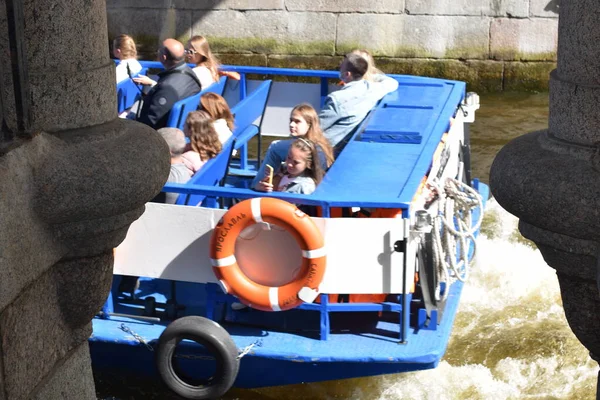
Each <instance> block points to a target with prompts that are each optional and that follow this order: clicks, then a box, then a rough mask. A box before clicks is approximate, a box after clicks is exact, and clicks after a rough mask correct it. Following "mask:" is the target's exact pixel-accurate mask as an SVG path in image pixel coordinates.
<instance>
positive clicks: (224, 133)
mask: <svg viewBox="0 0 600 400" xmlns="http://www.w3.org/2000/svg"><path fill="white" fill-rule="evenodd" d="M213 127H214V128H215V132H217V136H219V141H220V142H221V144H225V142H227V139H229V138H230V137H231V135H232V133H231V129H229V127H228V126H227V121H225V120H224V119H223V118H221V119H217V120H215V121H213Z"/></svg>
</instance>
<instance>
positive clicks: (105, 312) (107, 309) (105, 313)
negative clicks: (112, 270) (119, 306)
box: [101, 290, 115, 319]
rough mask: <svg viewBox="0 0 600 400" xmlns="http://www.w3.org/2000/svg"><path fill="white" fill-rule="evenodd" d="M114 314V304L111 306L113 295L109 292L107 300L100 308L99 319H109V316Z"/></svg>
mask: <svg viewBox="0 0 600 400" xmlns="http://www.w3.org/2000/svg"><path fill="white" fill-rule="evenodd" d="M114 312H115V308H114V304H113V295H112V290H111V291H110V292H108V298H107V299H106V302H104V305H103V306H102V313H101V318H102V319H110V315H111V314H112V313H114Z"/></svg>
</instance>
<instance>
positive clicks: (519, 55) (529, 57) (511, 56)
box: [491, 48, 556, 61]
mask: <svg viewBox="0 0 600 400" xmlns="http://www.w3.org/2000/svg"><path fill="white" fill-rule="evenodd" d="M491 57H492V58H493V59H495V60H504V61H556V52H552V51H548V52H543V53H523V52H519V51H516V50H515V49H510V48H505V49H495V50H493V51H492V53H491Z"/></svg>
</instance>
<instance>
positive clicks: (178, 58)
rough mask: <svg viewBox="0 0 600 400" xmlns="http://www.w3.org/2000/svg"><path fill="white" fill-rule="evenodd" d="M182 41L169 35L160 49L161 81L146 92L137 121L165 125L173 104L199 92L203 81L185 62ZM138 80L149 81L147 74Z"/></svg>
mask: <svg viewBox="0 0 600 400" xmlns="http://www.w3.org/2000/svg"><path fill="white" fill-rule="evenodd" d="M184 56H185V51H184V48H183V44H181V43H180V42H179V41H177V40H175V39H166V40H165V41H163V43H162V46H161V47H160V49H158V60H159V61H160V62H161V64H162V65H163V66H164V67H165V70H164V71H162V72H160V73H159V74H158V82H157V83H156V85H154V86H153V87H152V89H150V92H148V94H147V95H146V96H144V99H143V100H144V104H143V106H142V110H141V112H140V116H139V118H138V121H139V122H141V123H144V124H146V125H148V126H151V127H152V128H154V129H159V128H163V127H165V126H166V124H167V118H168V116H169V112H170V111H171V108H173V105H174V104H175V103H176V102H177V101H179V100H181V99H184V98H186V97H189V96H192V95H194V94H196V93H198V92H199V91H200V90H201V89H202V85H201V83H200V81H199V80H198V78H197V77H196V74H194V71H192V69H191V68H190V67H188V66H187V65H186V63H185V57H184ZM133 80H134V81H135V82H136V83H140V84H142V85H149V84H151V82H149V81H152V80H151V79H150V78H148V77H146V76H141V77H139V78H134V79H133Z"/></svg>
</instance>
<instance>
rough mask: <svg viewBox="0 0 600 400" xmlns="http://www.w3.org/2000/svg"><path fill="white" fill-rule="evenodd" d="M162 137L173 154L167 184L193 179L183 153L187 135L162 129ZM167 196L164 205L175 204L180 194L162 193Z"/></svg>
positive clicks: (174, 129) (175, 130) (174, 130)
mask: <svg viewBox="0 0 600 400" xmlns="http://www.w3.org/2000/svg"><path fill="white" fill-rule="evenodd" d="M158 133H159V134H160V136H162V138H163V139H165V142H167V145H168V146H169V151H170V152H171V171H170V172H169V178H168V179H167V182H172V183H186V182H187V181H189V180H190V178H191V177H192V172H191V171H190V170H189V169H188V167H186V165H185V164H184V162H183V157H182V155H183V152H184V151H185V145H186V143H185V135H184V134H183V132H182V131H181V130H180V129H177V128H160V129H159V130H158ZM161 194H163V195H165V196H164V197H165V199H164V201H163V202H164V203H167V204H175V202H176V201H177V197H178V196H179V193H161Z"/></svg>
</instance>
